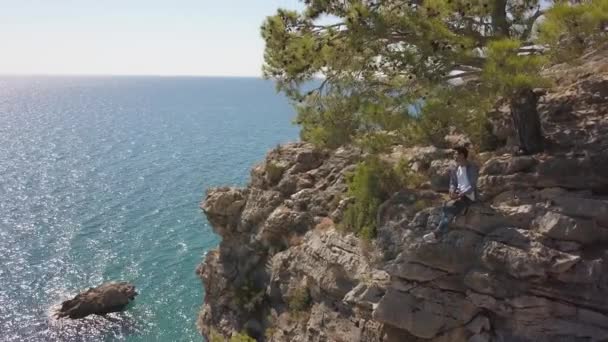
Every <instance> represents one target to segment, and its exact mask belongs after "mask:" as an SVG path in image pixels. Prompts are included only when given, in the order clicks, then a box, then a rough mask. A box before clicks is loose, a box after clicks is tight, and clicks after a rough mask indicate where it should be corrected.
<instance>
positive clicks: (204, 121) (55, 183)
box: [0, 76, 297, 342]
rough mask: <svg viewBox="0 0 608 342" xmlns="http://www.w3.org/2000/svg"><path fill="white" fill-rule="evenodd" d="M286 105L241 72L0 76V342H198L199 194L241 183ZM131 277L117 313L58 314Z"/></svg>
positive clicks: (203, 239)
mask: <svg viewBox="0 0 608 342" xmlns="http://www.w3.org/2000/svg"><path fill="white" fill-rule="evenodd" d="M293 115H294V114H293V109H292V108H291V107H290V105H289V104H288V102H287V100H286V99H285V98H283V97H282V96H281V95H277V94H276V93H275V90H274V86H273V84H272V83H271V82H268V81H263V80H260V79H252V78H194V77H193V78H170V77H8V76H3V77H0V341H87V342H88V341H123V340H124V341H202V337H201V336H200V335H199V334H198V332H197V330H196V326H195V322H196V317H197V313H198V310H199V308H200V306H201V303H202V300H203V288H202V286H201V282H200V280H199V279H198V278H197V277H196V275H195V272H194V271H195V268H196V266H197V265H198V263H199V262H200V261H201V259H202V257H203V255H204V254H205V252H206V251H208V250H209V249H211V248H213V247H214V246H216V245H217V244H218V242H219V241H218V237H217V236H216V235H214V234H213V232H212V230H211V227H210V226H209V224H208V223H207V221H206V220H205V218H204V215H203V214H202V213H201V211H200V209H199V207H198V205H199V202H200V200H201V199H202V197H203V195H204V191H205V189H206V188H208V187H211V186H218V185H230V184H233V185H243V184H245V183H246V181H247V179H248V175H249V169H250V167H251V166H252V165H253V164H254V163H255V162H258V161H260V160H261V159H262V158H263V156H264V153H265V152H266V151H267V150H268V149H269V148H271V147H273V146H275V145H276V144H277V143H280V142H285V141H289V140H294V139H296V138H297V127H295V126H293V125H292V124H291V122H292V119H293ZM109 280H126V281H131V282H133V283H134V284H135V285H136V286H137V288H138V291H139V293H140V294H139V296H138V297H137V299H136V300H135V302H134V304H133V305H132V306H131V307H130V308H129V310H128V311H126V312H123V313H117V314H111V315H108V316H107V317H105V318H102V317H90V318H87V319H85V320H82V321H68V320H56V319H54V318H53V317H52V313H53V310H54V309H55V308H56V307H57V305H58V304H60V302H61V301H62V300H65V299H67V298H69V297H70V296H73V295H75V294H76V293H77V292H78V291H80V290H83V289H86V288H88V287H89V286H94V285H98V284H100V283H102V282H104V281H109Z"/></svg>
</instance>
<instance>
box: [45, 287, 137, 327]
mask: <svg viewBox="0 0 608 342" xmlns="http://www.w3.org/2000/svg"><path fill="white" fill-rule="evenodd" d="M135 296H137V292H136V291H135V286H133V285H132V284H129V283H126V282H122V283H115V282H110V283H105V284H102V285H100V286H98V287H95V288H90V289H88V290H87V291H85V292H82V293H79V294H78V295H76V297H74V298H72V299H70V300H66V301H65V302H63V303H62V304H61V308H60V309H59V311H58V312H57V317H59V318H62V317H68V318H73V319H77V318H84V317H86V316H88V315H105V314H108V313H110V312H117V311H122V310H124V309H125V307H126V306H127V305H128V304H129V303H130V302H131V301H132V300H133V299H135Z"/></svg>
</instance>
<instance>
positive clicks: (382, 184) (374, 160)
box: [341, 155, 426, 240]
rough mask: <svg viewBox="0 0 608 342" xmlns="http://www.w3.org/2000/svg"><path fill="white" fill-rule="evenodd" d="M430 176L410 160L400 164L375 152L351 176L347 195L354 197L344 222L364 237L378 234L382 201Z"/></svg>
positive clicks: (402, 161)
mask: <svg viewBox="0 0 608 342" xmlns="http://www.w3.org/2000/svg"><path fill="white" fill-rule="evenodd" d="M424 181H426V177H424V176H423V175H422V174H417V173H414V172H412V171H411V169H410V167H409V166H408V162H407V160H401V161H399V162H398V163H397V164H396V165H394V166H393V165H391V163H389V162H387V161H384V160H382V159H380V158H379V157H377V156H375V155H371V156H370V157H368V158H367V159H366V160H365V161H363V162H361V163H359V164H358V165H357V167H356V168H355V170H354V171H353V173H352V174H351V175H350V177H349V178H348V181H347V182H348V192H347V195H348V196H349V197H352V198H353V200H354V201H353V203H352V204H350V205H349V206H348V207H347V208H346V211H345V212H344V217H343V221H342V223H341V225H342V226H343V227H345V228H346V229H348V230H350V231H354V232H355V233H356V234H357V235H358V236H360V237H362V238H364V239H367V240H369V239H373V238H374V237H375V236H376V215H377V213H378V208H379V206H380V204H382V203H383V202H384V201H386V200H388V199H389V198H390V197H391V195H393V193H395V192H396V191H399V190H401V189H404V188H407V187H409V188H417V187H419V186H420V185H421V184H422V183H423V182H424Z"/></svg>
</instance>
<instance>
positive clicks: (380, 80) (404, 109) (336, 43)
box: [262, 0, 608, 153]
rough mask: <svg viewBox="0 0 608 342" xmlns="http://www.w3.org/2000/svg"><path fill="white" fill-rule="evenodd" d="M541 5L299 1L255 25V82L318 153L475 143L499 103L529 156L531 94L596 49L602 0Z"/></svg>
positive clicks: (533, 133) (528, 0) (537, 145)
mask: <svg viewBox="0 0 608 342" xmlns="http://www.w3.org/2000/svg"><path fill="white" fill-rule="evenodd" d="M544 3H545V1H542V2H541V0H377V1H372V0H368V1H364V0H305V1H304V4H305V9H304V10H303V11H301V12H298V11H288V10H284V9H279V10H278V12H277V14H276V15H274V16H271V17H268V18H267V19H266V21H265V22H264V24H263V26H262V36H263V38H264V39H265V42H266V50H265V55H264V58H265V64H264V67H263V72H264V75H265V76H266V77H267V78H271V79H274V80H276V83H277V87H278V89H279V90H282V91H284V92H285V93H286V94H287V95H288V96H289V97H290V98H291V99H292V100H293V101H294V102H295V103H296V108H297V111H298V116H297V119H296V121H297V123H298V124H300V125H301V128H302V130H301V135H302V138H303V139H304V140H308V141H312V142H315V143H317V144H319V145H324V146H331V147H334V146H339V145H342V144H346V143H351V142H357V143H362V144H364V145H369V144H370V143H371V144H372V145H373V146H375V148H381V147H382V146H386V145H388V144H391V143H394V142H400V143H413V142H418V141H420V140H424V141H429V142H432V143H436V144H441V143H442V140H443V137H444V136H445V134H446V133H447V132H448V130H449V129H450V127H456V128H457V129H459V130H461V131H464V132H466V133H468V134H469V135H470V136H471V137H472V138H473V139H475V140H476V141H478V142H480V141H483V137H484V134H486V132H487V124H486V113H487V112H488V111H489V110H490V109H491V107H492V106H494V105H495V103H496V101H497V100H498V99H499V98H503V99H506V100H507V101H510V102H511V104H512V108H513V112H512V115H513V118H514V121H515V123H516V125H517V128H518V133H519V138H520V143H521V145H522V148H523V149H524V150H525V152H528V153H534V152H538V151H540V149H542V144H541V143H542V140H541V139H540V138H541V136H540V123H539V119H538V113H536V110H535V108H536V100H537V98H538V94H537V93H535V92H534V91H533V89H534V88H537V87H545V86H548V85H549V83H548V82H547V80H545V79H543V78H542V77H541V76H540V71H541V70H542V68H543V67H544V66H545V65H547V64H548V63H550V62H551V61H553V60H563V59H571V58H574V57H576V56H578V55H580V53H582V51H584V50H585V48H587V47H589V46H592V45H593V44H601V43H602V42H603V41H605V40H606V33H605V28H606V25H608V1H607V0H588V1H579V2H577V3H570V2H566V1H559V2H557V3H555V4H552V5H551V6H550V7H547V8H543V6H544V5H543V4H544ZM541 17H542V19H543V20H540V19H539V18H541ZM541 21H542V23H540V22H541ZM532 44H543V48H538V47H537V48H530V47H529V46H530V45H532ZM543 51H544V53H542V52H543ZM319 76H322V78H320V79H319V80H317V79H316V77H319Z"/></svg>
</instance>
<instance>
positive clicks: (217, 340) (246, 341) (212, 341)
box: [209, 329, 257, 342]
mask: <svg viewBox="0 0 608 342" xmlns="http://www.w3.org/2000/svg"><path fill="white" fill-rule="evenodd" d="M209 342H227V341H226V339H225V338H224V336H222V335H221V334H220V333H218V332H217V331H216V330H214V329H211V333H210V336H209ZM229 342H257V341H256V340H255V339H254V338H252V337H249V335H247V334H245V333H239V334H236V335H233V336H232V337H231V338H230V340H229Z"/></svg>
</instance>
